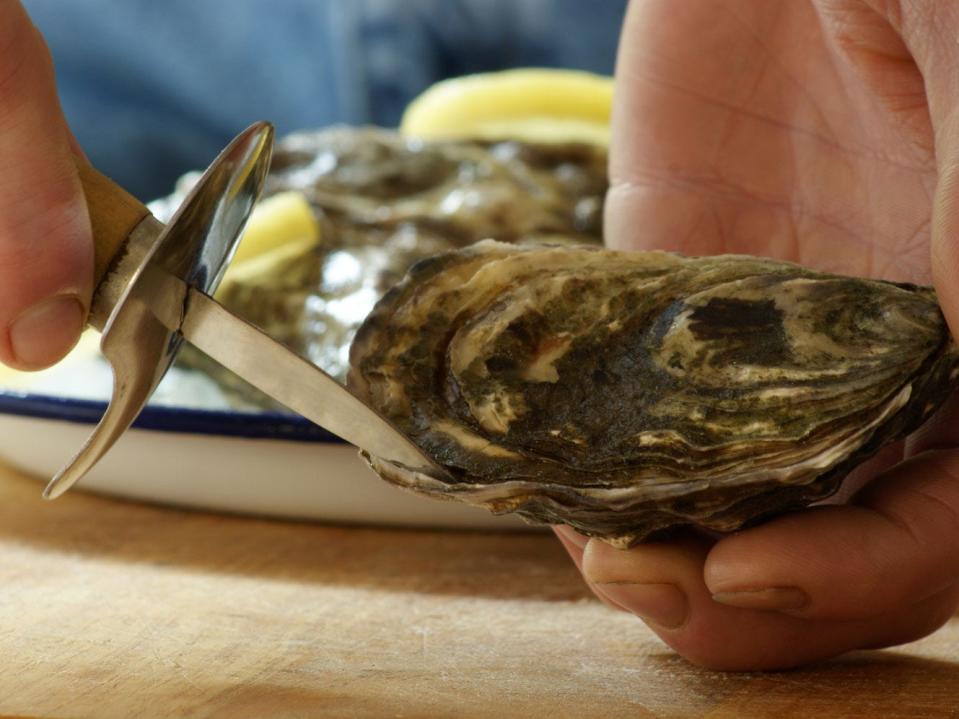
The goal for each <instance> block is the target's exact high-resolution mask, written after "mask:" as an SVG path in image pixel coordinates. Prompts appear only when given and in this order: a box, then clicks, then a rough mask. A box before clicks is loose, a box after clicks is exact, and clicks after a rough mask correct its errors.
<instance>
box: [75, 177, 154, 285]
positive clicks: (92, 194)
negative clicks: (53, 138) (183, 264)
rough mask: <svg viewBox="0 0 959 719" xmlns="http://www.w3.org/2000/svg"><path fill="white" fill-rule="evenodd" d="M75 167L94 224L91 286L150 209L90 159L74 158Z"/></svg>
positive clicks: (105, 271) (97, 282) (101, 276)
mask: <svg viewBox="0 0 959 719" xmlns="http://www.w3.org/2000/svg"><path fill="white" fill-rule="evenodd" d="M77 170H78V171H79V173H80V183H81V184H82V185H83V192H84V194H85V195H86V198H87V207H88V208H89V210H90V224H91V225H92V227H93V247H94V260H93V262H94V265H93V281H94V283H93V286H94V287H96V286H97V285H99V284H100V281H101V280H102V279H103V276H104V275H105V274H106V273H107V268H109V267H110V263H111V262H112V261H113V258H114V257H116V255H117V253H118V252H119V251H120V248H121V247H122V246H123V243H124V242H125V241H126V239H127V237H129V236H130V233H131V232H132V231H133V228H134V227H136V226H137V225H138V224H139V223H140V221H141V220H142V219H143V218H144V217H146V216H147V215H149V214H150V211H149V210H148V209H147V208H146V207H145V206H144V205H143V203H142V202H140V201H139V200H138V199H136V198H135V197H134V196H133V195H131V194H130V193H128V192H127V191H126V190H124V189H123V188H122V187H120V186H119V185H118V184H116V183H115V182H114V181H113V180H111V179H110V178H109V177H107V176H106V175H104V174H102V173H101V172H99V171H98V170H97V169H96V168H94V167H93V165H91V164H90V163H88V162H84V161H83V160H77Z"/></svg>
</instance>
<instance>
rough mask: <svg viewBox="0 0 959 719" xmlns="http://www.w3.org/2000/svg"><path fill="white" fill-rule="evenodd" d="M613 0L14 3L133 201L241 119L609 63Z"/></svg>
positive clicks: (190, 165) (280, 125)
mask: <svg viewBox="0 0 959 719" xmlns="http://www.w3.org/2000/svg"><path fill="white" fill-rule="evenodd" d="M626 1H627V0H161V1H159V2H158V1H156V0H152V1H150V0H123V1H122V2H118V1H117V0H71V1H70V2H63V0H25V1H24V5H25V6H26V8H27V11H28V12H29V13H30V15H31V17H32V18H33V21H34V22H35V23H36V25H37V26H38V27H39V29H40V31H41V32H42V33H43V34H44V36H45V38H46V40H47V43H48V44H49V46H50V49H51V52H52V54H53V58H54V63H55V65H56V69H57V77H58V84H59V88H60V96H61V98H62V102H63V107H64V111H65V113H66V116H67V119H68V121H69V122H70V124H71V127H72V128H73V130H74V132H75V134H76V136H77V138H78V140H79V141H80V143H81V145H82V146H83V148H84V150H85V151H86V152H87V154H88V155H89V157H90V159H91V160H92V162H93V163H94V164H95V165H97V166H98V167H99V168H101V169H102V170H103V171H104V172H106V173H107V174H109V175H111V176H112V177H113V178H114V179H115V180H116V181H117V182H119V183H120V184H121V185H123V186H125V187H127V188H128V189H129V190H130V191H132V192H133V193H134V194H135V195H137V196H139V197H140V198H142V199H145V200H146V199H152V198H154V197H157V196H159V195H163V194H166V193H167V192H169V190H170V189H171V188H172V186H173V183H174V180H175V179H176V177H177V176H179V175H180V174H182V173H183V172H184V171H186V170H190V169H196V168H201V167H203V166H205V165H206V164H208V163H209V161H210V160H211V159H212V158H213V157H214V156H215V155H216V153H217V152H218V151H219V150H220V149H221V148H222V147H223V145H225V144H226V143H227V142H228V141H229V139H230V138H231V137H232V136H233V135H234V134H236V133H237V132H238V131H239V130H241V129H242V128H243V127H245V126H246V125H248V124H249V123H251V122H253V121H254V120H260V119H265V120H270V121H272V122H273V123H274V124H275V125H276V127H277V131H278V132H279V133H280V134H281V135H282V134H284V133H287V132H290V131H292V130H296V129H302V128H310V127H322V126H326V125H330V124H334V123H350V124H363V123H374V124H378V125H384V126H387V127H389V126H394V125H396V123H397V122H398V120H399V117H400V114H401V112H402V109H403V107H404V106H405V105H406V103H407V102H408V101H409V100H410V99H411V98H412V97H414V96H415V95H417V94H418V93H419V92H421V91H422V90H423V89H424V88H426V87H427V86H429V85H430V84H432V83H433V82H436V81H437V80H440V79H443V78H446V77H452V76H456V75H461V74H465V73H471V72H481V71H490V70H497V69H503V68H507V67H517V66H542V67H572V68H580V69H585V70H592V71H594V72H602V73H607V74H611V73H612V69H613V62H614V57H615V53H616V44H617V39H618V35H619V29H620V25H621V23H622V17H623V14H624V11H625V6H626Z"/></svg>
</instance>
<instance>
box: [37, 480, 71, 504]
mask: <svg viewBox="0 0 959 719" xmlns="http://www.w3.org/2000/svg"><path fill="white" fill-rule="evenodd" d="M68 489H70V483H69V482H64V481H63V475H62V474H58V475H57V476H56V477H54V478H53V479H51V480H50V481H49V482H47V486H46V487H44V488H43V495H42V496H43V498H44V499H46V500H53V499H56V498H57V497H60V496H62V495H63V493H64V492H66V491H67V490H68Z"/></svg>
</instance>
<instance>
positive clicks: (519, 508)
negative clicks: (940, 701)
mask: <svg viewBox="0 0 959 719" xmlns="http://www.w3.org/2000/svg"><path fill="white" fill-rule="evenodd" d="M351 365H352V369H351V372H350V376H349V384H350V387H351V388H352V389H353V390H354V391H355V392H357V393H358V394H359V395H360V396H361V397H362V398H363V399H365V400H366V401H368V402H369V403H371V404H372V405H373V406H374V407H376V408H377V409H379V410H380V411H381V412H383V413H384V414H385V415H386V416H387V417H389V418H390V419H391V420H392V421H393V422H394V423H395V424H396V425H397V426H398V427H399V428H400V429H401V430H402V431H404V432H406V433H407V434H408V435H409V436H410V437H411V438H412V439H413V440H414V441H415V442H416V443H417V444H418V445H420V446H421V447H423V449H424V450H425V451H427V452H428V453H429V454H430V455H431V456H432V457H433V458H434V459H436V460H437V461H438V462H439V463H440V464H442V465H443V466H445V467H446V468H447V469H448V472H449V474H448V476H446V477H428V476H425V475H422V474H417V473H413V472H410V471H408V470H406V469H405V468H403V467H399V466H396V465H393V464H391V463H389V462H386V461H383V460H381V459H379V458H376V457H369V458H368V459H369V461H370V463H371V465H372V466H373V468H374V469H375V470H376V471H377V472H378V473H379V474H380V475H381V476H382V477H384V478H385V479H387V480H390V481H392V482H394V483H396V484H399V485H401V486H403V487H406V488H408V489H411V490H414V491H417V492H421V493H424V494H427V495H431V496H435V497H441V498H450V499H459V500H463V501H466V502H469V503H472V504H476V505H481V506H484V507H487V508H488V509H490V510H492V511H493V512H497V513H502V512H511V511H512V512H517V513H518V514H520V515H521V516H523V517H524V518H526V519H527V520H529V521H532V522H535V523H549V524H559V523H563V524H569V525H571V526H573V527H575V528H576V529H578V530H579V531H581V532H583V533H585V534H588V535H592V536H596V537H601V538H603V539H605V540H607V541H609V542H611V543H613V544H615V545H617V546H621V547H625V546H629V545H631V544H633V543H635V542H638V541H641V540H643V539H644V538H647V537H649V536H650V535H651V534H654V533H658V532H660V531H661V530H668V529H670V528H674V527H677V526H682V525H695V526H699V527H704V528H708V529H713V530H720V531H726V530H733V529H736V528H739V527H741V526H744V525H746V524H749V523H753V522H756V521H758V520H760V519H762V518H764V517H767V516H770V515H772V514H775V513H778V512H782V511H785V510H789V509H794V508H798V507H801V506H804V505H806V504H808V503H810V502H812V501H814V500H819V499H822V498H824V497H826V496H828V495H829V494H830V493H832V492H833V491H835V490H836V489H837V487H838V486H839V484H840V482H841V480H842V478H843V477H844V476H845V475H846V474H847V473H848V472H849V471H850V470H851V469H852V468H853V467H854V466H856V465H857V464H859V463H860V462H862V461H863V460H864V459H866V458H867V457H869V456H870V455H872V454H874V453H875V452H876V451H877V450H878V449H879V448H880V447H881V446H882V445H884V444H885V443H888V442H891V441H894V440H896V439H899V438H902V437H904V436H905V435H906V434H908V433H909V432H911V431H912V430H914V429H915V428H916V427H917V426H918V425H919V424H921V423H922V422H923V420H925V419H926V418H927V417H928V416H929V415H930V414H931V413H932V412H934V411H935V409H936V408H937V407H938V406H939V405H940V404H941V403H942V402H943V401H944V400H945V398H946V397H947V395H948V393H949V391H950V390H951V389H953V388H954V387H955V386H956V384H957V376H959V351H957V347H956V345H955V343H954V342H953V341H952V339H951V338H950V336H949V333H948V330H947V328H946V325H945V322H944V320H943V317H942V314H941V312H940V310H939V306H938V304H937V301H936V297H935V294H934V293H933V291H932V289H930V288H925V287H917V286H913V285H906V284H893V283H890V282H883V281H877V280H864V279H854V278H850V277H843V276H837V275H829V274H823V273H818V272H813V271H811V270H808V269H804V268H802V267H799V266H797V265H793V264H788V263H783V262H776V261H772V260H765V259H759V258H754V257H745V256H732V255H729V256H720V257H703V258H685V257H681V256H679V255H674V254H669V253H663V252H614V251H611V250H603V249H600V248H594V247H586V246H573V247H571V246H549V245H543V244H540V245H527V246H516V245H507V244H502V243H497V242H493V241H485V242H481V243H478V244H476V245H474V246H471V247H468V248H466V249H462V250H458V251H454V252H450V253H447V254H444V255H440V256H436V257H433V258H430V259H427V260H424V261H422V262H420V263H418V264H417V265H416V266H415V267H414V268H413V269H412V270H411V271H410V273H409V275H408V276H407V278H406V279H405V280H404V281H403V282H402V283H401V284H399V285H398V286H397V287H395V288H393V289H392V290H391V291H390V292H389V293H388V294H387V295H386V296H385V297H384V298H383V299H382V300H381V301H380V302H379V304H378V305H377V306H376V308H375V310H374V311H373V312H372V314H371V315H370V316H369V317H368V318H367V319H366V321H365V322H364V324H363V325H362V327H361V328H360V330H359V332H358V334H357V335H356V338H355V340H354V342H353V345H352V350H351Z"/></svg>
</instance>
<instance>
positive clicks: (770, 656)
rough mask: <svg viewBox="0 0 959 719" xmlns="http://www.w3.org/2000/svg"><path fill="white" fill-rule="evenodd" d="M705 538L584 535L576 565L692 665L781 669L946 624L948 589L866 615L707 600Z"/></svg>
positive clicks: (951, 599) (951, 600) (951, 595)
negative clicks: (818, 615) (635, 541)
mask: <svg viewBox="0 0 959 719" xmlns="http://www.w3.org/2000/svg"><path fill="white" fill-rule="evenodd" d="M709 549H710V547H709V543H708V542H707V541H705V540H687V541H682V542H670V543H653V544H645V545H640V546H638V547H635V548H633V549H631V550H628V551H622V550H618V549H614V548H612V547H610V546H608V545H606V544H604V543H602V542H599V541H597V540H591V541H590V542H589V544H588V545H587V547H586V550H585V552H584V555H583V570H584V573H585V574H586V576H587V577H589V578H590V579H591V580H592V581H594V582H595V584H596V586H597V588H598V589H599V591H600V592H603V593H605V594H607V595H608V596H610V597H611V598H613V599H615V601H617V602H618V603H619V604H621V605H622V606H624V607H626V608H627V609H628V610H629V611H632V612H633V613H634V614H636V615H637V616H639V617H640V618H642V619H643V620H644V621H646V623H647V624H648V625H649V626H650V628H651V629H653V631H655V632H656V633H657V634H658V635H659V636H660V638H662V639H663V641H665V642H666V643H667V644H668V645H669V646H670V647H672V648H673V649H674V650H676V651H677V652H678V653H679V654H681V655H682V656H684V657H685V658H687V659H688V660H690V661H692V662H693V663H695V664H699V665H701V666H704V667H707V668H710V669H721V670H735V671H743V670H756V669H783V668H788V667H793V666H798V665H802V664H806V663H809V662H813V661H817V660H820V659H824V658H827V657H831V656H835V655H837V654H840V653H843V652H845V651H848V650H851V649H856V648H863V647H878V646H887V645H890V644H895V643H901V642H904V641H910V640H912V639H916V638H919V637H921V636H924V635H925V634H927V633H929V632H931V631H933V630H934V629H935V628H937V627H938V626H941V625H942V624H943V623H944V622H946V621H947V620H948V619H949V617H950V616H951V613H952V611H953V609H954V607H955V603H956V600H957V594H959V592H957V590H956V588H955V587H951V588H948V589H947V590H944V591H943V592H942V593H940V594H939V595H936V596H933V597H929V598H927V599H926V600H924V601H923V602H920V603H919V604H915V605H910V606H908V607H901V608H897V609H896V610H895V611H893V612H890V613H888V614H885V615H882V616H879V617H874V618H872V619H869V620H850V621H829V620H815V619H811V620H809V619H802V618H799V617H794V616H788V615H785V614H780V613H777V612H766V611H759V610H753V609H743V608H738V607H731V606H726V605H723V604H719V603H717V602H715V601H713V599H712V597H711V594H710V590H709V588H708V587H707V586H706V584H705V582H704V581H703V564H704V562H705V560H706V556H707V554H708V552H709Z"/></svg>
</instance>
